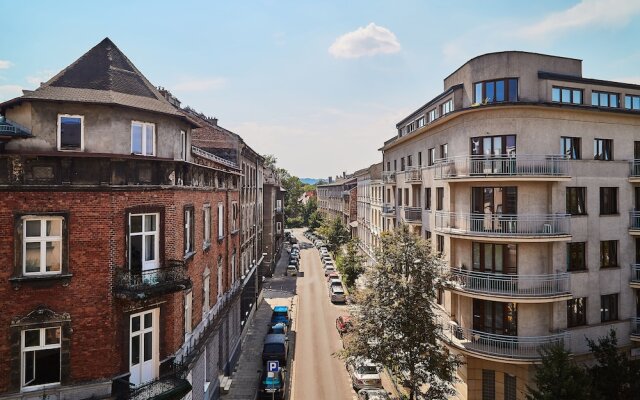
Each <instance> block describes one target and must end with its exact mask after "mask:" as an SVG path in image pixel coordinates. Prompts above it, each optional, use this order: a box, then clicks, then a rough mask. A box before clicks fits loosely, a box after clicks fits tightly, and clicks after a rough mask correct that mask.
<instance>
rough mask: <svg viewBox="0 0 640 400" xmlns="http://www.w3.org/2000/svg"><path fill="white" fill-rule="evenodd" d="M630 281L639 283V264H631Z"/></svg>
mask: <svg viewBox="0 0 640 400" xmlns="http://www.w3.org/2000/svg"><path fill="white" fill-rule="evenodd" d="M631 283H637V284H640V264H631Z"/></svg>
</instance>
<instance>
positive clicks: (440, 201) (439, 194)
mask: <svg viewBox="0 0 640 400" xmlns="http://www.w3.org/2000/svg"><path fill="white" fill-rule="evenodd" d="M443 209H444V188H443V187H439V188H436V210H437V211H442V210H443Z"/></svg>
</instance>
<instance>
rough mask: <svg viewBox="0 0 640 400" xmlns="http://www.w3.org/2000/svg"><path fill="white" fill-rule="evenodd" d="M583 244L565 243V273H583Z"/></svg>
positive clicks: (584, 246)
mask: <svg viewBox="0 0 640 400" xmlns="http://www.w3.org/2000/svg"><path fill="white" fill-rule="evenodd" d="M586 247H587V244H586V243H585V242H573V243H567V271H569V272H572V271H585V270H586V269H587V262H586V260H587V257H586V254H587V253H586Z"/></svg>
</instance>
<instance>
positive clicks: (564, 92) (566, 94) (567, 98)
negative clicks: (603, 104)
mask: <svg viewBox="0 0 640 400" xmlns="http://www.w3.org/2000/svg"><path fill="white" fill-rule="evenodd" d="M551 101H553V102H554V103H566V104H582V89H574V88H566V87H555V86H554V87H553V88H552V89H551Z"/></svg>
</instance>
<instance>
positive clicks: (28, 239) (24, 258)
mask: <svg viewBox="0 0 640 400" xmlns="http://www.w3.org/2000/svg"><path fill="white" fill-rule="evenodd" d="M27 221H40V235H41V236H38V237H28V236H27ZM47 221H60V236H46V226H47ZM63 224H64V218H63V217H54V216H36V215H29V216H25V217H22V274H23V275H24V276H38V275H60V274H62V251H63V245H64V243H63V236H64V234H63ZM42 232H45V236H42ZM56 241H57V242H60V260H59V261H60V270H59V271H52V272H47V271H46V269H47V265H46V264H47V254H46V251H47V246H46V243H47V242H56ZM27 243H40V272H27ZM43 244H44V245H43Z"/></svg>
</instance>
